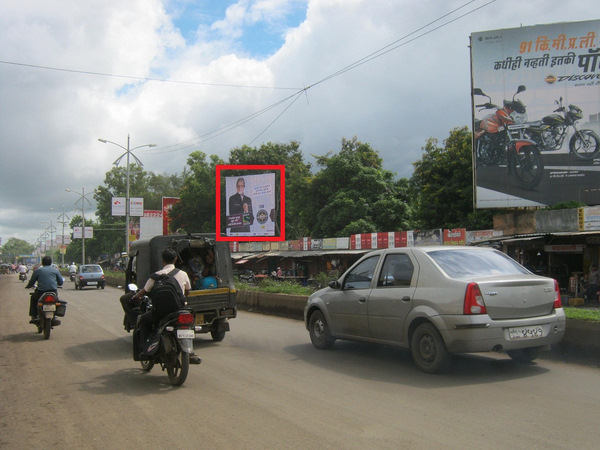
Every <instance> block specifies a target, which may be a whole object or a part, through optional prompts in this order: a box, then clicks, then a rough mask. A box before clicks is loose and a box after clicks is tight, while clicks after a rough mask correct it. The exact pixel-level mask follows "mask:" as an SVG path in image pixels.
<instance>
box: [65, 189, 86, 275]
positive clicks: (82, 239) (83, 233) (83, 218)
mask: <svg viewBox="0 0 600 450" xmlns="http://www.w3.org/2000/svg"><path fill="white" fill-rule="evenodd" d="M65 191H67V192H72V193H73V194H76V195H79V200H81V222H82V223H81V264H85V202H86V201H87V202H88V203H89V204H90V205H91V204H92V202H91V201H90V200H89V199H88V198H87V197H86V195H85V187H84V186H81V194H80V193H79V192H77V191H72V190H71V189H68V188H67V189H65ZM88 195H89V194H88ZM79 200H77V202H78V201H79ZM77 202H75V204H77Z"/></svg>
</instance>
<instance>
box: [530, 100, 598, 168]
mask: <svg viewBox="0 0 600 450" xmlns="http://www.w3.org/2000/svg"><path fill="white" fill-rule="evenodd" d="M562 102H563V98H562V97H560V100H556V101H555V103H556V104H557V105H558V108H556V109H555V110H554V111H553V112H554V113H558V114H550V115H549V116H546V117H544V118H542V120H538V121H536V122H529V124H528V125H529V127H528V129H527V130H526V132H525V134H526V135H527V136H529V137H530V138H531V139H533V140H534V141H536V142H537V143H538V144H539V145H540V147H541V149H542V151H554V150H559V149H560V148H561V147H562V145H563V142H564V141H565V139H566V137H567V135H568V134H569V129H570V127H573V135H572V136H571V139H570V140H569V151H570V152H571V153H572V154H574V155H575V156H577V157H578V158H580V159H583V160H592V159H594V158H596V157H597V156H598V154H599V153H600V138H598V135H597V134H596V133H595V132H594V131H592V130H578V129H577V126H576V122H577V121H578V120H580V119H581V118H583V111H582V110H581V108H580V107H579V106H577V105H569V106H568V107H565V106H563V104H562Z"/></svg>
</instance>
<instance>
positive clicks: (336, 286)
mask: <svg viewBox="0 0 600 450" xmlns="http://www.w3.org/2000/svg"><path fill="white" fill-rule="evenodd" d="M328 286H329V287H330V288H331V289H341V288H342V285H341V284H340V282H339V281H338V280H334V281H330V282H329V284H328Z"/></svg>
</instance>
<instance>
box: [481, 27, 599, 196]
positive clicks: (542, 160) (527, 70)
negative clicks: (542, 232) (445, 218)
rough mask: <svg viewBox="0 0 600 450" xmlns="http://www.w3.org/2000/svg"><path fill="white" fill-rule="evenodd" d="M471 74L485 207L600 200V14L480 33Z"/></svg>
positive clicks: (482, 194)
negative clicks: (578, 19) (599, 16)
mask: <svg viewBox="0 0 600 450" xmlns="http://www.w3.org/2000/svg"><path fill="white" fill-rule="evenodd" d="M471 79H472V83H473V86H472V88H473V91H472V93H473V96H472V104H473V130H474V136H473V161H474V164H473V168H474V172H475V173H474V177H473V179H474V184H475V189H474V192H475V207H476V208H507V207H527V206H545V205H554V204H556V203H560V202H567V201H577V202H582V203H585V204H589V205H593V204H598V203H600V191H599V190H598V189H596V187H597V186H598V184H600V172H599V171H598V170H597V168H598V164H600V155H599V153H600V149H599V148H598V146H599V137H598V135H599V134H600V122H599V115H600V20H590V21H583V22H561V23H554V24H547V25H536V26H528V27H520V28H512V29H502V30H492V31H483V32H477V33H472V34H471ZM484 94H485V95H484ZM575 127H577V129H578V130H579V131H578V132H577V133H576V132H575ZM511 142H512V143H514V145H513V144H512V143H511Z"/></svg>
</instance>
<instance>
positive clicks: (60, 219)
mask: <svg viewBox="0 0 600 450" xmlns="http://www.w3.org/2000/svg"><path fill="white" fill-rule="evenodd" d="M50 209H51V210H52V211H58V210H57V209H55V208H50ZM57 220H58V223H62V237H61V245H65V223H67V221H68V220H70V219H69V216H67V215H66V214H65V205H63V207H62V214H61V215H60V216H58V217H57ZM60 254H61V256H62V265H63V267H64V265H65V253H64V251H63V252H60Z"/></svg>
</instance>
